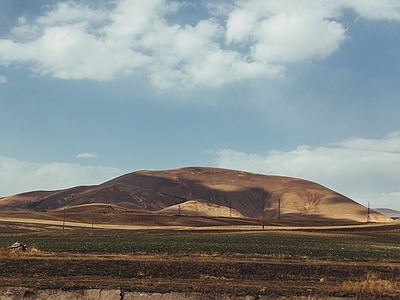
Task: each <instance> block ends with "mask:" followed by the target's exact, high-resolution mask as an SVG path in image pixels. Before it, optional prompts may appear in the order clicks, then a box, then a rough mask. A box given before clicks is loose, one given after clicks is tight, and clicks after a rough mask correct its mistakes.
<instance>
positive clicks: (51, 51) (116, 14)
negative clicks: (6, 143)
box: [0, 0, 400, 89]
mask: <svg viewBox="0 0 400 300" xmlns="http://www.w3.org/2000/svg"><path fill="white" fill-rule="evenodd" d="M191 5H192V6H194V4H191V3H189V2H187V1H184V2H176V1H167V0H148V1H129V0H119V1H115V2H112V3H109V4H108V5H104V4H101V3H100V4H95V3H94V4H92V6H88V5H83V4H80V3H78V2H76V1H65V2H59V3H58V4H56V5H55V6H51V7H47V9H46V11H45V12H44V13H43V14H42V15H41V16H39V17H38V18H36V20H34V21H32V22H28V21H27V20H26V19H25V18H23V17H20V18H19V22H18V23H19V25H18V26H16V27H15V28H14V29H13V30H12V31H11V32H12V35H11V37H10V38H9V39H5V38H3V39H0V64H2V65H10V64H21V63H26V66H27V67H28V68H30V70H31V71H32V72H33V73H34V74H37V75H39V76H43V75H49V76H52V77H55V78H61V79H91V80H100V81H101V80H103V81H104V80H112V79H113V78H115V77H118V76H127V75H131V74H133V73H138V74H141V75H143V74H146V75H148V76H149V77H150V80H151V83H152V84H153V85H154V86H155V87H157V88H161V89H162V88H176V87H178V88H192V87H196V86H199V85H206V86H218V85H221V84H225V83H231V82H235V81H239V80H243V79H248V78H257V77H276V76H281V75H282V74H284V71H285V69H286V68H287V67H288V64H290V63H295V62H301V61H304V60H313V59H323V58H325V57H327V56H329V55H330V54H332V53H333V52H334V51H337V50H338V49H339V47H340V45H341V44H342V43H343V42H344V41H345V40H346V39H347V38H348V37H347V35H346V30H345V28H344V27H343V24H341V23H340V12H341V11H342V10H343V9H345V8H352V9H354V10H355V11H356V12H357V13H358V14H359V15H360V16H362V17H365V18H370V19H374V20H377V19H390V20H400V3H398V2H396V1H391V0H385V1H383V0H379V1H378V0H369V1H362V3H361V2H360V1H356V0H353V1H344V0H336V1H312V0H304V1H295V0H282V1H271V0H269V1H266V0H247V1H243V0H240V1H239V0H237V1H233V2H229V3H228V2H225V1H222V0H221V1H216V2H215V3H212V4H210V3H208V4H205V5H206V7H207V8H208V9H209V10H211V9H213V11H210V15H209V16H208V17H206V18H204V19H203V20H200V21H199V22H198V23H197V24H196V25H193V26H192V25H189V24H183V23H182V24H170V23H169V22H168V21H167V16H168V15H170V14H178V13H179V12H180V11H179V10H180V8H182V7H188V6H191ZM214 16H216V17H217V18H215V17H214Z"/></svg>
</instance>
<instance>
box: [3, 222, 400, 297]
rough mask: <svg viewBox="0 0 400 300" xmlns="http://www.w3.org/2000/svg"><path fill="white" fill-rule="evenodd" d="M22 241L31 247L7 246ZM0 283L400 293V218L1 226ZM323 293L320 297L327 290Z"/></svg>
mask: <svg viewBox="0 0 400 300" xmlns="http://www.w3.org/2000/svg"><path fill="white" fill-rule="evenodd" d="M16 241H19V242H22V243H25V244H27V246H28V251H27V252H24V253H10V252H9V251H8V250H6V247H7V246H9V245H11V244H12V243H14V242H16ZM0 249H2V250H1V260H0V282H1V283H0V285H1V286H27V287H35V288H43V289H45V288H57V289H59V288H61V289H82V288H105V289H114V288H118V289H123V290H126V291H150V292H170V291H180V292H187V291H197V292H203V293H232V294H234V295H275V296H280V297H283V296H293V295H297V296H307V295H309V294H310V291H312V293H313V295H316V296H319V297H326V296H335V297H336V296H337V297H342V296H343V297H344V296H346V297H358V299H375V297H376V298H377V299H378V298H379V299H397V298H396V297H397V295H399V294H400V286H399V284H398V282H400V228H398V226H385V227H382V228H375V229H365V228H359V229H357V228H355V229H354V228H353V229H346V230H345V229H340V230H339V229H338V230H318V229H315V230H292V231H290V230H281V231H270V230H265V231H261V230H259V231H223V230H220V231H215V230H213V231H207V230H202V231H197V230H176V231H173V230H101V229H97V230H94V232H91V230H89V229H69V230H68V231H66V234H65V235H62V234H61V232H60V231H45V232H32V231H29V230H24V229H18V230H12V229H10V228H7V229H0ZM321 299H323V298H321Z"/></svg>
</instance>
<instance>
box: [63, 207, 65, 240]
mask: <svg viewBox="0 0 400 300" xmlns="http://www.w3.org/2000/svg"><path fill="white" fill-rule="evenodd" d="M64 227H65V207H64V218H63V226H62V234H63V235H64Z"/></svg>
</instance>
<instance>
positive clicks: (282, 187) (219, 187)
mask: <svg viewBox="0 0 400 300" xmlns="http://www.w3.org/2000/svg"><path fill="white" fill-rule="evenodd" d="M87 204H93V205H94V204H101V205H104V204H108V205H115V206H118V207H119V208H122V209H126V210H139V211H148V212H153V213H164V214H165V213H171V214H177V213H181V212H182V213H185V214H192V215H207V216H231V217H248V218H261V217H262V216H264V217H266V218H282V219H283V218H295V219H323V220H349V221H359V222H365V221H366V220H367V208H366V207H364V206H362V205H360V204H358V203H356V202H355V201H353V200H351V199H349V198H347V197H345V196H343V195H341V194H339V193H337V192H335V191H332V190H330V189H328V188H326V187H323V186H321V185H319V184H317V183H314V182H310V181H307V180H303V179H297V178H290V177H283V176H268V175H260V174H253V173H247V172H241V171H234V170H226V169H218V168H205V167H190V168H182V169H175V170H166V171H137V172H133V173H129V174H126V175H123V176H120V177H118V178H115V179H113V180H110V181H108V182H105V183H103V184H100V185H96V186H80V187H74V188H70V189H65V190H59V191H37V192H29V193H24V194H19V195H15V196H10V197H5V198H2V199H0V209H1V210H30V211H44V210H57V209H62V208H68V207H78V206H82V207H86V208H87V209H91V207H93V205H87ZM180 210H181V211H180ZM88 211H90V210H88ZM263 211H264V212H263ZM370 221H377V222H389V221H391V219H390V218H388V217H386V216H384V215H382V214H380V213H378V212H375V211H371V213H370Z"/></svg>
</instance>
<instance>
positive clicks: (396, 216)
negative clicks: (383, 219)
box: [374, 208, 400, 219]
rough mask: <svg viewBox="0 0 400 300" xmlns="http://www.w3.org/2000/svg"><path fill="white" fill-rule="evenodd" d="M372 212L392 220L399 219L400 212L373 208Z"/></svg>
mask: <svg viewBox="0 0 400 300" xmlns="http://www.w3.org/2000/svg"><path fill="white" fill-rule="evenodd" d="M374 210H375V211H377V212H379V213H381V214H383V215H385V216H388V217H390V218H392V219H400V211H398V210H394V209H390V208H375V209H374Z"/></svg>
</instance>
